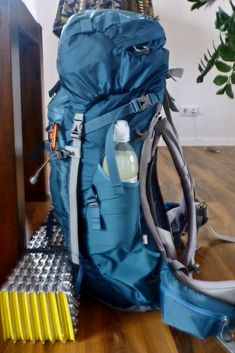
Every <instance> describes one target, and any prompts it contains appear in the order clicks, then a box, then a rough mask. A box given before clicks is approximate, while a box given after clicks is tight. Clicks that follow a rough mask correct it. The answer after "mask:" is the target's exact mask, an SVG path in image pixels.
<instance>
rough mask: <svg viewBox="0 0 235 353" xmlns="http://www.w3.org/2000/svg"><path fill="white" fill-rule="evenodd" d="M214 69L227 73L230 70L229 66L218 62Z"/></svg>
mask: <svg viewBox="0 0 235 353" xmlns="http://www.w3.org/2000/svg"><path fill="white" fill-rule="evenodd" d="M215 67H216V68H217V70H219V71H221V72H229V71H230V70H231V69H232V67H231V66H230V65H228V64H225V63H224V62H223V61H220V60H218V61H216V62H215Z"/></svg>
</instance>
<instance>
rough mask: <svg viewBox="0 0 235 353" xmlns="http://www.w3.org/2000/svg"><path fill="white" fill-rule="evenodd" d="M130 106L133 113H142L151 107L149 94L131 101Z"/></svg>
mask: <svg viewBox="0 0 235 353" xmlns="http://www.w3.org/2000/svg"><path fill="white" fill-rule="evenodd" d="M132 105H133V108H134V111H135V113H138V112H140V111H143V110H145V109H147V108H149V107H151V106H152V105H153V102H152V100H151V96H150V94H147V95H146V96H141V97H138V98H136V99H135V100H134V101H132Z"/></svg>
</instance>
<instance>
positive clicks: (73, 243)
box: [69, 158, 80, 264]
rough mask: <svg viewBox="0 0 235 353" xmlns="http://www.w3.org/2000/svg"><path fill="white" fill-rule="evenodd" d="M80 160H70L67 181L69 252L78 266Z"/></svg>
mask: <svg viewBox="0 0 235 353" xmlns="http://www.w3.org/2000/svg"><path fill="white" fill-rule="evenodd" d="M79 162H80V159H78V158H72V160H71V166H70V180H69V213H70V214H69V220H70V222H69V223H70V226H69V229H70V250H71V258H72V262H73V263H75V264H79V246H78V204H77V180H78V170H79V164H80V163H79Z"/></svg>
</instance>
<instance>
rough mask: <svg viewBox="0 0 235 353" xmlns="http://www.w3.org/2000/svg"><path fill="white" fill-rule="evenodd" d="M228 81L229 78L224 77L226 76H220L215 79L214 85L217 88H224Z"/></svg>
mask: <svg viewBox="0 0 235 353" xmlns="http://www.w3.org/2000/svg"><path fill="white" fill-rule="evenodd" d="M227 81H228V77H227V76H224V75H218V76H216V78H215V79H214V81H213V82H214V83H215V84H216V85H217V86H222V85H223V84H224V83H226V82H227Z"/></svg>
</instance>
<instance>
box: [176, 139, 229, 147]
mask: <svg viewBox="0 0 235 353" xmlns="http://www.w3.org/2000/svg"><path fill="white" fill-rule="evenodd" d="M180 142H181V144H182V146H235V138H220V137H215V138H214V137H213V138H211V137H209V138H197V139H195V138H180Z"/></svg>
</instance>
